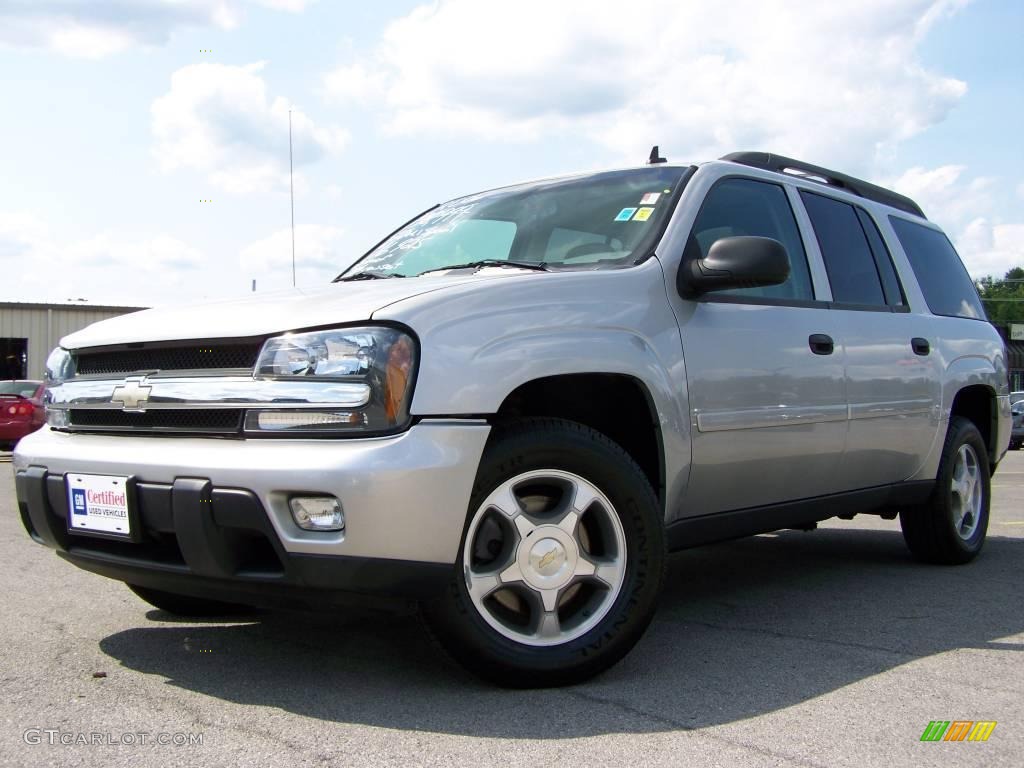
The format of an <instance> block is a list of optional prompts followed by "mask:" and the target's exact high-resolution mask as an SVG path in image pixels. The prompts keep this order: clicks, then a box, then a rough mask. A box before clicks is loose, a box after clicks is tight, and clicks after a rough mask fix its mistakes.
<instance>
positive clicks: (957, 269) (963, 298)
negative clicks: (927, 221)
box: [889, 216, 986, 320]
mask: <svg viewBox="0 0 1024 768" xmlns="http://www.w3.org/2000/svg"><path fill="white" fill-rule="evenodd" d="M889 221H890V222H891V223H892V228H893V229H894V230H896V237H898V238H899V239H900V245H902V246H903V250H904V251H905V252H906V254H907V259H909V260H910V266H911V268H912V269H913V270H914V275H915V277H917V282H918V284H920V286H921V292H922V293H923V294H924V300H925V301H926V302H928V309H930V310H931V311H932V312H933V313H934V314H936V315H948V316H950V317H969V318H971V319H975V320H984V319H985V317H986V315H985V309H984V307H982V304H981V299H979V298H978V289H977V288H975V287H974V283H973V282H972V281H971V278H970V276H969V275H968V274H967V270H966V269H965V268H964V265H963V262H962V261H960V257H959V256H958V255H957V253H956V250H954V248H953V244H952V243H951V242H949V238H948V237H946V236H945V235H944V234H942V232H939V231H938V230H934V229H932V228H931V227H925V226H922V225H920V224H917V223H915V222H913V221H907V220H906V219H901V218H897V217H896V216H890V217H889Z"/></svg>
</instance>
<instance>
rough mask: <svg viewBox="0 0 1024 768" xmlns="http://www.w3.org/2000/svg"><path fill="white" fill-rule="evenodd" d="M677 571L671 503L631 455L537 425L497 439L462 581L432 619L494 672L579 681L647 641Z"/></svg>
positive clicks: (595, 438)
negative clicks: (667, 537) (668, 529)
mask: <svg viewBox="0 0 1024 768" xmlns="http://www.w3.org/2000/svg"><path fill="white" fill-rule="evenodd" d="M664 562H665V544H664V528H663V522H662V517H661V514H660V507H659V505H658V502H657V498H656V496H655V495H654V492H653V490H652V489H651V485H650V483H649V482H648V481H647V478H646V477H645V475H644V473H643V471H642V470H641V469H640V468H639V467H638V466H637V465H636V463H635V462H634V461H633V460H632V459H631V458H630V457H629V455H628V454H627V453H626V452H625V451H624V450H622V448H620V447H619V446H618V445H616V444H615V443H613V442H612V441H611V440H609V439H608V438H606V437H605V436H603V435H601V434H600V433H598V432H595V431H594V430H591V429H589V428H587V427H585V426H582V425H580V424H576V423H573V422H568V421H561V420H555V419H543V420H542V419H532V420H528V421H525V422H522V423H520V424H517V425H515V426H513V427H509V428H504V429H502V430H498V431H496V434H495V435H493V436H492V438H491V440H490V442H489V443H488V447H487V450H486V451H485V453H484V457H483V459H482V461H481V465H480V469H479V472H478V474H477V480H476V484H475V486H474V489H473V495H472V498H471V500H470V505H469V511H468V520H467V523H466V528H465V531H464V534H463V540H462V545H461V548H460V551H459V561H458V564H457V569H456V573H455V574H454V577H453V579H452V582H451V584H450V586H449V588H448V589H447V590H446V592H445V594H444V595H443V596H442V597H441V598H440V599H438V600H436V601H434V602H432V603H430V604H427V605H425V606H424V609H425V610H424V616H425V618H426V620H427V624H428V627H429V628H430V629H431V631H432V632H433V634H434V635H435V636H436V637H437V639H438V640H439V641H440V642H441V644H442V645H443V646H444V647H445V648H446V650H448V652H449V653H450V655H451V656H452V657H453V658H455V659H456V660H457V661H459V662H460V663H462V664H463V665H465V666H466V667H467V668H469V669H470V670H471V671H473V672H475V673H476V674H478V675H479V676H481V677H484V678H486V679H488V680H491V681H493V682H496V683H498V684H500V685H506V686H511V687H545V686H553V685H565V684H570V683H575V682H579V681H581V680H585V679H587V678H589V677H591V676H593V675H596V674H598V673H600V672H602V671H604V670H605V669H607V668H608V667H610V666H612V665H613V664H615V663H616V662H617V661H618V660H619V659H621V658H622V657H623V656H624V655H625V654H626V653H627V652H628V651H629V650H630V649H631V648H632V647H633V646H634V645H635V644H636V642H637V641H638V640H639V639H640V636H641V635H642V634H643V632H644V630H645V629H646V627H647V625H648V624H649V623H650V620H651V617H652V616H653V613H654V608H655V605H656V600H657V596H658V592H659V589H660V586H661V579H662V571H663V569H664Z"/></svg>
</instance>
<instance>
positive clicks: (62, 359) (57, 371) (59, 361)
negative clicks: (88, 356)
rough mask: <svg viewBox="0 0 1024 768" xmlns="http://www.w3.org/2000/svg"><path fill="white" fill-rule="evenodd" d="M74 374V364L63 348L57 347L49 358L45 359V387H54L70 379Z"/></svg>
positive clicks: (69, 354)
mask: <svg viewBox="0 0 1024 768" xmlns="http://www.w3.org/2000/svg"><path fill="white" fill-rule="evenodd" d="M73 373H74V362H73V361H72V359H71V353H69V352H68V351H67V350H66V349H64V348H63V347H57V348H56V349H55V350H53V352H51V353H50V356H49V357H48V358H46V373H45V376H44V378H45V381H46V386H47V387H55V386H57V385H58V384H61V383H63V382H64V381H65V380H66V379H69V378H71V375H72V374H73Z"/></svg>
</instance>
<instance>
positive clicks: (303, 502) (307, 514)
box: [288, 496, 345, 531]
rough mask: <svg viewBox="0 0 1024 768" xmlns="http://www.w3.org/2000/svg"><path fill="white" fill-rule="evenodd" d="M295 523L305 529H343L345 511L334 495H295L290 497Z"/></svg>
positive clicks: (289, 503)
mask: <svg viewBox="0 0 1024 768" xmlns="http://www.w3.org/2000/svg"><path fill="white" fill-rule="evenodd" d="M288 506H289V507H291V510H292V517H293V518H294V519H295V524H296V525H297V526H299V528H302V529H303V530H305V531H343V530H344V529H345V513H344V512H343V511H342V509H341V502H340V501H338V500H337V499H336V498H334V497H333V496H293V497H292V498H290V499H288Z"/></svg>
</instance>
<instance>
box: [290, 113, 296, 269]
mask: <svg viewBox="0 0 1024 768" xmlns="http://www.w3.org/2000/svg"><path fill="white" fill-rule="evenodd" d="M288 191H289V193H290V194H291V198H292V288H294V287H295V181H294V170H293V166H292V111H291V110H290V109H289V110H288Z"/></svg>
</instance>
